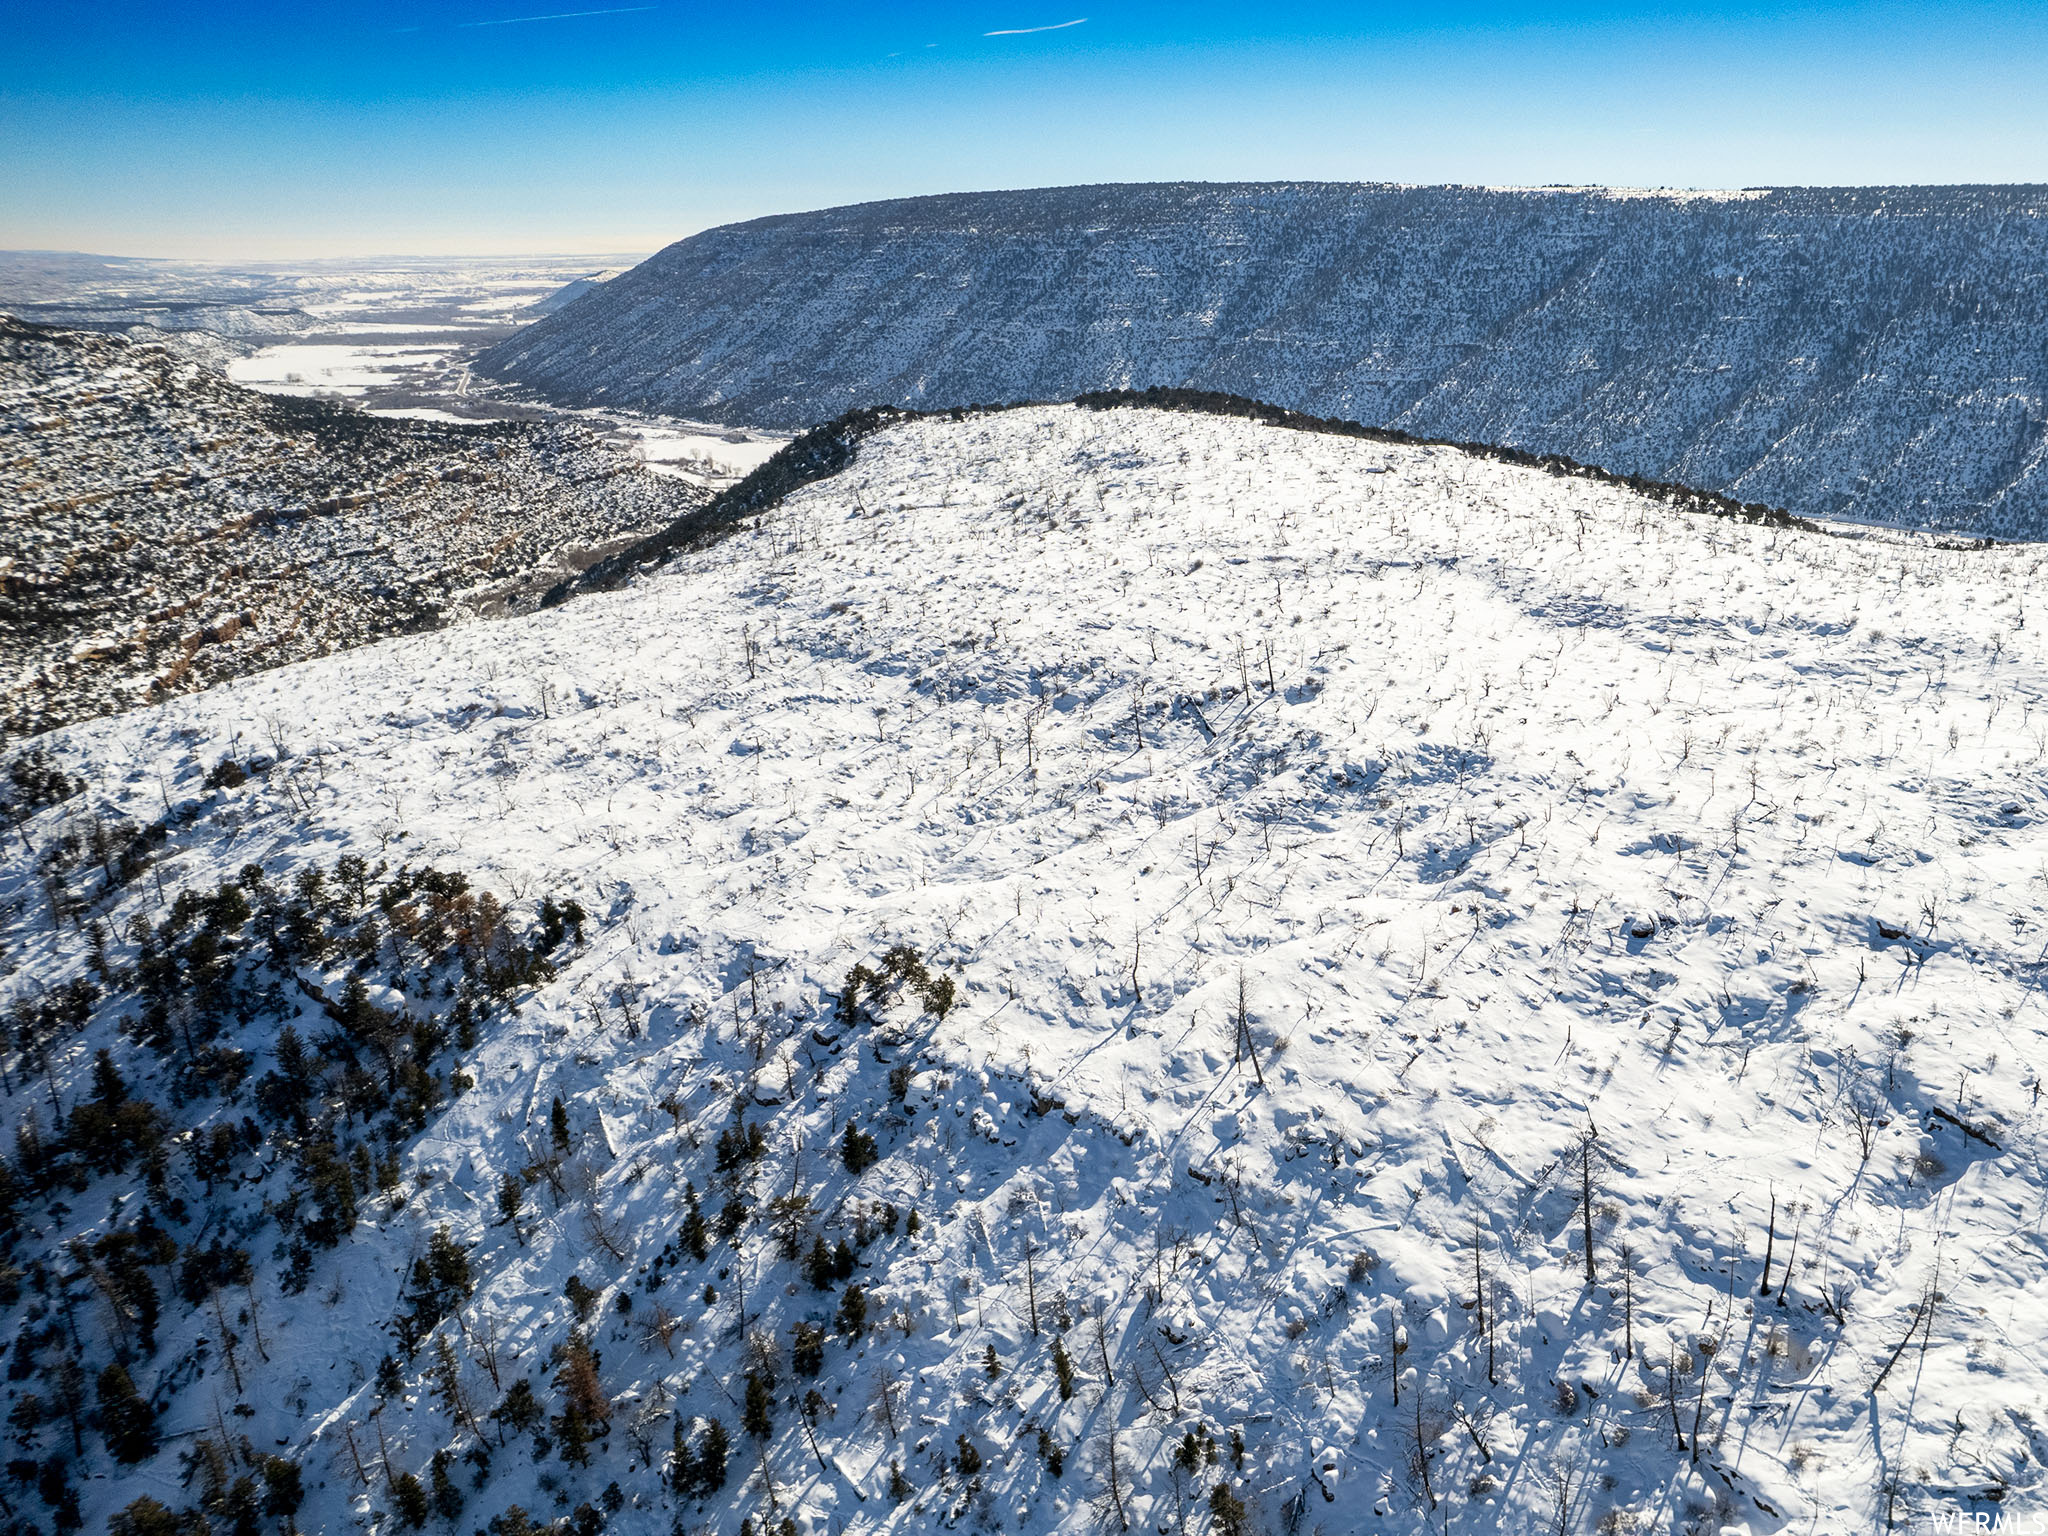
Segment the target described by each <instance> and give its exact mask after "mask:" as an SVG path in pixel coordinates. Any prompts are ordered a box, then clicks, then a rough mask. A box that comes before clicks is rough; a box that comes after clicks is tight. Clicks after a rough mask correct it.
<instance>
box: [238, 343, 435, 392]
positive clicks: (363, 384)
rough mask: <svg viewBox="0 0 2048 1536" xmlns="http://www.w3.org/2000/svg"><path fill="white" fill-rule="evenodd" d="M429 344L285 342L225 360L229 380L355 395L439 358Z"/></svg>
mask: <svg viewBox="0 0 2048 1536" xmlns="http://www.w3.org/2000/svg"><path fill="white" fill-rule="evenodd" d="M446 356H447V352H446V351H445V350H444V349H441V348H436V347H430V346H390V345H380V344H379V343H378V342H376V341H375V340H374V339H367V340H360V341H358V340H345V341H339V340H320V341H304V342H297V341H294V342H284V343H280V344H278V345H276V346H269V347H265V348H263V349H262V350H261V351H260V352H256V353H254V354H252V355H251V356H249V357H241V358H236V359H235V360H234V361H233V362H231V363H229V364H228V368H227V375H228V378H229V379H230V380H232V381H233V382H234V383H237V384H241V385H245V386H247V387H248V388H250V389H260V390H263V391H265V392H267V393H270V394H279V395H316V394H318V395H360V394H362V393H363V392H364V391H365V390H366V389H369V388H370V387H372V386H375V385H391V384H397V383H399V382H401V381H402V380H405V379H407V378H408V377H409V376H410V375H412V374H414V373H416V372H418V371H420V370H422V369H429V368H432V367H434V366H435V365H437V364H439V363H440V362H441V361H442V360H443V359H444V358H445V357H446Z"/></svg>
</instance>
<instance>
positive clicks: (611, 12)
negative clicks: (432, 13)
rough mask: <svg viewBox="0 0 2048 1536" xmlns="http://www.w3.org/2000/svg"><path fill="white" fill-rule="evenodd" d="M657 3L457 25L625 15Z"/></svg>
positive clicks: (653, 8) (501, 24)
mask: <svg viewBox="0 0 2048 1536" xmlns="http://www.w3.org/2000/svg"><path fill="white" fill-rule="evenodd" d="M660 9H661V7H660V6H658V5H615V6H612V7H610V8H609V9H607V10H602V11H556V12H554V13H552V14H551V15H547V16H502V17H500V18H499V19H498V20H496V21H458V22H457V23H456V25H457V26H458V27H514V26H517V25H518V24H519V23H520V22H522V21H574V20H575V19H576V18H577V17H579V16H626V15H630V14H631V13H632V12H634V11H658V10H660Z"/></svg>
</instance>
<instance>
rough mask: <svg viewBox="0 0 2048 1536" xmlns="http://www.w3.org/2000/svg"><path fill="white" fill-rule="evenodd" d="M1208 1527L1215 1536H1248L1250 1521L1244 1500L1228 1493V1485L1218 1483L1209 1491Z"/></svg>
mask: <svg viewBox="0 0 2048 1536" xmlns="http://www.w3.org/2000/svg"><path fill="white" fill-rule="evenodd" d="M1209 1525H1210V1529H1211V1530H1213V1531H1214V1532H1215V1536H1250V1531H1251V1521H1250V1518H1249V1517H1248V1515H1247V1514H1246V1512H1245V1507H1244V1500H1243V1499H1240V1498H1239V1497H1238V1496H1237V1495H1236V1494H1234V1493H1232V1492H1231V1491H1230V1484H1228V1483H1218V1484H1217V1485H1216V1486H1215V1487H1214V1488H1212V1489H1210V1490H1209Z"/></svg>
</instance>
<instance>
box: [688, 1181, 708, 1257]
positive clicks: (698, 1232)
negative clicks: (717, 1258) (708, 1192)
mask: <svg viewBox="0 0 2048 1536" xmlns="http://www.w3.org/2000/svg"><path fill="white" fill-rule="evenodd" d="M683 1203H684V1206H685V1210H684V1213H683V1231H682V1240H683V1247H684V1248H685V1249H687V1250H688V1251H689V1254H690V1257H691V1258H693V1259H695V1260H696V1261H697V1262H698V1263H699V1264H702V1263H703V1262H704V1261H705V1260H706V1259H707V1258H709V1257H710V1256H711V1229H710V1227H709V1225H708V1224H707V1223H706V1222H705V1220H704V1209H703V1207H702V1206H700V1205H699V1204H698V1203H697V1186H696V1185H695V1184H691V1183H687V1182H686V1183H685V1184H684V1185H683Z"/></svg>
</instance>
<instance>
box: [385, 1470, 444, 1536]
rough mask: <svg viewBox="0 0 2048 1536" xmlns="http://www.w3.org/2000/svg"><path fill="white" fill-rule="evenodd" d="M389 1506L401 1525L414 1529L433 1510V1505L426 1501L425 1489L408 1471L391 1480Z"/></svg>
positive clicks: (425, 1521)
mask: <svg viewBox="0 0 2048 1536" xmlns="http://www.w3.org/2000/svg"><path fill="white" fill-rule="evenodd" d="M391 1508H392V1513H393V1514H395V1515H397V1516H398V1520H399V1523H400V1524H401V1525H404V1526H406V1527H407V1528H408V1529H411V1530H415V1531H416V1530H418V1529H419V1528H420V1527H421V1526H423V1525H425V1524H426V1523H427V1517H428V1516H429V1515H431V1514H432V1513H433V1512H434V1507H433V1505H431V1504H430V1503H428V1502H427V1490H426V1489H424V1488H422V1487H421V1486H420V1480H419V1479H418V1478H417V1477H414V1476H413V1475H412V1474H411V1473H410V1472H401V1473H399V1474H398V1476H396V1477H395V1478H393V1479H392V1480H391Z"/></svg>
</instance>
